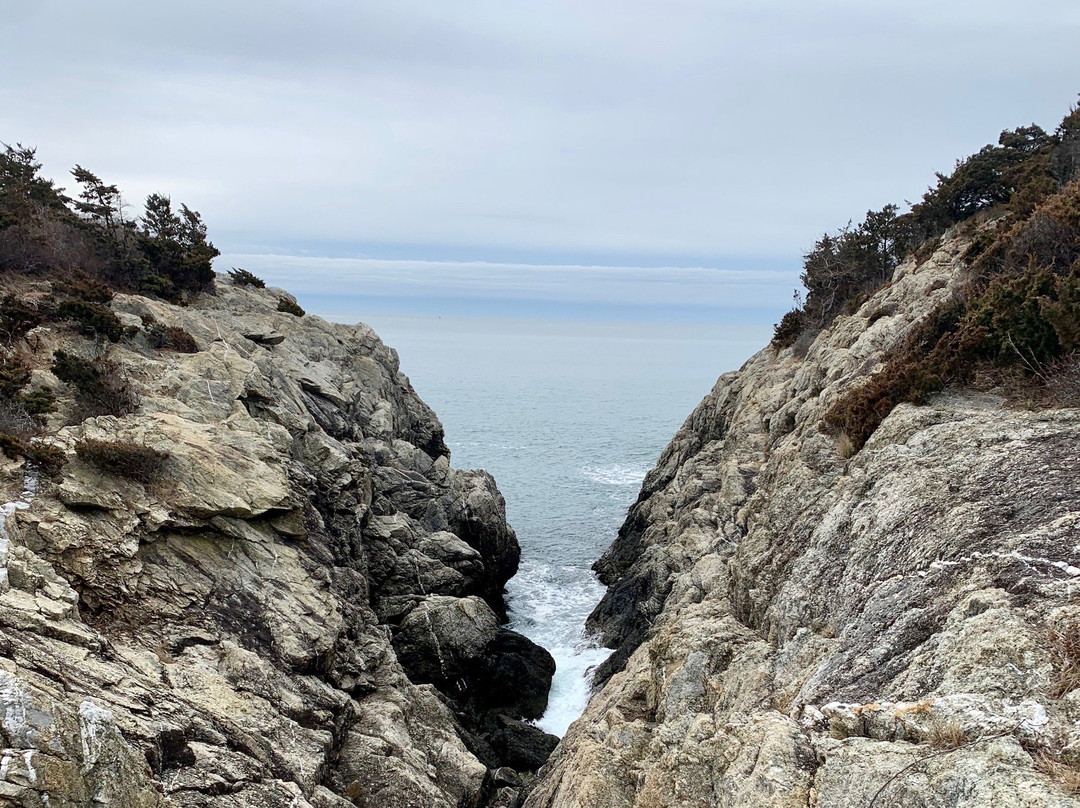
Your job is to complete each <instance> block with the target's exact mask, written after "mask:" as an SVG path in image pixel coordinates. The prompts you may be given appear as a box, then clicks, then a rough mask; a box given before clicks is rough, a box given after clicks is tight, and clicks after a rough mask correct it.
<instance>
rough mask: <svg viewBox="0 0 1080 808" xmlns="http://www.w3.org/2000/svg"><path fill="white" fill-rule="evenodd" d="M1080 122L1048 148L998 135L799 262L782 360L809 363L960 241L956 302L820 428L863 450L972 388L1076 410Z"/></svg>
mask: <svg viewBox="0 0 1080 808" xmlns="http://www.w3.org/2000/svg"><path fill="white" fill-rule="evenodd" d="M1078 174H1080V108H1074V109H1072V110H1071V111H1070V112H1069V114H1068V115H1067V116H1066V117H1065V119H1064V120H1063V121H1062V122H1061V124H1060V125H1059V126H1058V127H1057V129H1056V130H1055V131H1054V133H1053V134H1049V133H1047V132H1045V131H1044V130H1043V129H1041V128H1040V127H1038V126H1036V125H1034V124H1033V125H1031V126H1026V127H1021V128H1018V129H1014V130H1011V131H1005V132H1002V133H1001V136H1000V137H999V139H998V144H997V145H996V146H991V145H988V146H986V147H984V148H983V149H982V150H980V151H979V152H978V153H977V154H975V155H972V156H971V157H968V158H967V159H965V160H961V161H959V162H958V163H957V165H956V168H955V169H954V171H953V172H952V173H951V174H949V175H943V174H939V175H938V181H937V185H936V186H935V187H933V188H931V189H930V190H929V191H927V193H926V194H925V195H924V196H923V199H922V200H921V201H920V202H918V203H917V204H915V205H913V206H912V207H911V209H910V211H908V212H907V213H903V214H898V212H897V211H898V209H897V208H896V206H893V205H890V206H887V207H885V208H884V209H882V210H881V211H876V212H874V211H872V212H870V213H868V214H867V216H866V219H865V220H864V221H863V222H862V223H860V224H859V225H857V226H850V225H849V226H848V227H846V228H844V229H842V230H841V231H840V232H838V233H836V234H832V235H828V234H827V235H825V236H823V237H822V238H821V240H819V241H818V242H817V244H815V245H814V248H813V249H812V250H811V251H810V252H809V253H808V254H807V255H806V260H805V264H804V272H803V275H802V281H803V284H804V285H805V287H806V289H807V296H806V302H805V304H804V305H802V306H801V307H797V308H795V309H793V310H792V311H790V312H788V314H786V315H785V316H784V318H783V319H782V320H781V322H780V323H779V324H778V325H777V327H776V332H775V335H774V338H773V344H774V345H775V346H776V347H777V348H778V349H782V348H787V347H794V348H795V349H796V350H797V351H798V350H805V349H806V348H808V347H809V344H810V342H811V341H812V340H813V337H814V335H816V334H817V333H818V332H819V331H820V330H821V329H822V328H824V327H826V326H828V325H829V324H830V323H831V322H832V320H833V319H835V317H836V316H837V315H839V314H842V313H846V314H851V313H853V312H854V311H855V310H857V309H858V307H859V306H860V305H862V303H864V302H865V301H866V300H867V299H868V298H869V296H870V295H871V294H872V293H873V292H874V291H876V290H877V289H879V288H881V286H883V285H884V284H886V283H888V282H889V280H890V278H891V277H892V273H893V271H894V270H895V269H896V267H897V266H899V264H900V262H901V261H903V260H905V259H906V258H909V257H913V258H914V260H915V261H916V262H919V261H921V260H925V259H926V258H928V257H929V255H930V254H931V253H932V252H933V248H934V247H935V246H936V245H937V244H938V243H939V241H940V239H941V237H942V236H943V235H944V234H945V233H946V232H947V231H949V230H950V229H952V228H960V229H961V230H962V231H966V232H967V234H968V235H969V237H970V239H971V247H970V249H969V250H968V252H967V254H966V255H965V260H966V262H967V265H968V270H967V272H968V277H967V279H966V282H965V284H964V286H963V288H962V290H961V291H960V293H959V294H958V295H957V296H955V297H954V298H953V299H952V300H950V301H949V302H948V303H947V304H946V305H944V306H942V307H940V308H939V309H938V310H936V311H935V312H934V313H933V315H932V316H931V317H929V318H928V319H927V320H926V321H924V322H922V323H920V324H919V325H918V327H917V328H915V329H914V331H913V332H912V333H911V334H910V335H909V336H908V337H907V339H906V340H905V341H904V342H903V344H901V345H899V346H898V347H897V348H896V350H895V351H894V352H893V354H892V356H891V357H890V359H889V360H888V362H887V363H886V366H885V367H884V369H883V370H882V371H881V372H879V373H877V374H875V375H874V376H873V377H871V378H870V380H869V381H868V382H867V383H865V384H864V385H862V386H860V387H858V388H855V389H853V390H851V391H849V392H848V393H846V394H845V395H844V396H843V397H842V398H841V399H840V400H839V401H837V402H836V403H835V404H834V405H833V407H832V408H831V409H830V410H829V411H828V412H827V413H826V415H825V419H824V420H825V423H826V425H827V426H828V427H829V428H830V429H832V430H834V431H836V432H838V433H843V434H844V435H846V437H847V439H849V440H850V441H851V444H852V446H853V448H854V449H858V448H859V447H861V446H862V445H863V444H864V443H865V442H866V440H867V439H868V438H869V437H870V435H871V434H873V432H874V430H875V429H876V428H877V426H878V425H879V424H880V423H881V421H882V420H884V418H885V417H886V416H887V415H888V414H889V413H890V412H891V411H892V409H893V407H894V406H896V404H898V403H900V402H905V401H906V402H915V403H919V402H922V401H924V400H925V398H926V396H928V395H930V394H931V393H934V392H936V391H938V390H941V389H942V388H944V387H945V386H946V385H948V384H953V383H961V384H962V383H972V382H973V381H975V380H977V379H979V380H982V381H984V382H989V383H990V384H992V385H1000V384H1002V383H1005V384H1007V385H1012V386H1014V387H1015V386H1016V381H1017V380H1018V379H1019V380H1020V381H1021V382H1022V384H1023V385H1025V386H1027V387H1029V388H1033V389H1037V390H1038V391H1039V396H1040V398H1041V400H1043V401H1047V402H1049V403H1051V404H1062V403H1069V402H1071V401H1074V400H1075V394H1076V391H1077V387H1078V385H1077V384H1076V381H1077V380H1078V379H1080V355H1078V354H1077V351H1078V349H1080V178H1078Z"/></svg>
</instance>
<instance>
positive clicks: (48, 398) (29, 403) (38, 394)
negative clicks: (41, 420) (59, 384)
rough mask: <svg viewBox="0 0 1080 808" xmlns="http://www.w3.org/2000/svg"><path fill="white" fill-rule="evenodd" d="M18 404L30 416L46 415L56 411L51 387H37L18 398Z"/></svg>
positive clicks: (54, 397)
mask: <svg viewBox="0 0 1080 808" xmlns="http://www.w3.org/2000/svg"><path fill="white" fill-rule="evenodd" d="M19 403H20V404H22V406H23V408H24V409H25V410H26V411H27V412H28V413H30V415H48V414H49V413H50V412H55V411H56V393H54V392H53V390H52V388H51V387H39V388H38V389H37V390H31V391H30V392H29V393H24V394H23V395H22V396H20V397H19Z"/></svg>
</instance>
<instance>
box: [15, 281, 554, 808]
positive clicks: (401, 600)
mask: <svg viewBox="0 0 1080 808" xmlns="http://www.w3.org/2000/svg"><path fill="white" fill-rule="evenodd" d="M5 291H6V292H8V293H10V294H13V295H15V296H17V297H18V299H19V300H20V301H21V303H22V304H25V305H27V306H30V307H33V306H35V305H36V304H37V303H42V302H44V301H47V300H48V299H49V297H50V295H51V294H52V288H51V285H50V283H49V282H48V281H38V282H33V283H29V282H20V284H19V285H18V288H13V289H8V290H5ZM283 299H285V300H291V298H289V297H288V295H286V294H285V293H284V292H282V291H281V290H274V289H257V288H251V287H245V286H242V285H240V284H236V283H233V282H232V281H230V279H229V278H228V277H225V276H219V277H218V279H217V290H216V293H214V294H203V295H200V296H199V297H198V298H197V299H195V300H194V301H193V302H192V303H191V305H188V306H183V307H181V306H175V305H170V304H168V303H163V302H161V301H157V300H152V299H150V298H147V297H141V296H135V295H119V294H118V295H116V296H115V297H113V299H112V301H111V304H110V308H111V310H112V312H113V313H114V314H115V315H116V316H117V317H118V318H119V320H120V322H121V323H122V324H123V326H124V328H125V332H124V337H123V338H122V339H121V340H120V341H118V342H117V344H115V345H108V344H107V343H104V342H103V341H100V340H98V341H92V340H90V339H88V338H85V337H83V336H81V335H80V334H79V333H78V332H77V331H76V330H74V329H72V328H70V327H67V326H65V325H63V324H60V323H47V324H44V325H40V326H38V327H36V328H34V329H32V330H30V331H29V332H28V333H27V334H26V335H25V337H24V338H23V340H22V341H21V343H20V345H19V346H18V350H19V357H20V361H22V362H23V363H25V365H26V366H27V367H28V368H29V369H30V372H31V374H32V379H31V382H30V385H31V388H32V389H41V388H48V389H50V390H54V391H56V393H57V394H58V400H57V407H56V410H55V412H53V413H52V414H51V415H49V416H47V424H46V426H45V428H44V430H42V432H41V434H40V435H39V436H38V437H35V438H33V441H32V445H33V446H35V447H43V446H44V447H53V448H52V449H51V450H49V451H50V452H51V454H48V456H49V457H51V458H52V459H53V461H57V459H58V462H56V465H57V466H59V468H54V469H52V471H53V474H52V476H50V475H48V474H46V473H44V472H38V471H35V468H34V465H33V463H32V462H30V461H27V460H24V459H13V458H7V459H5V460H4V461H3V465H2V467H0V485H2V493H3V494H5V496H2V497H0V501H7V502H9V504H8V505H5V506H4V507H3V509H2V512H3V517H2V518H3V521H2V523H0V534H2V539H3V548H2V550H3V552H2V553H0V556H2V557H3V561H4V572H5V581H4V584H3V586H2V587H0V589H2V591H0V705H2V712H3V716H4V719H3V722H2V729H0V734H2V737H3V747H4V749H3V757H2V764H0V768H2V772H3V773H2V775H0V801H3V802H4V804H10V805H18V806H25V808H39V807H40V806H45V805H47V806H50V808H61V806H84V805H87V806H88V805H91V804H107V805H116V806H131V807H132V808H134V806H164V805H185V806H202V805H214V806H236V807H237V808H240V806H252V807H253V808H254V806H259V808H266V807H267V806H281V808H303V807H304V806H312V807H313V808H332V807H333V806H345V805H361V806H372V807H374V806H377V807H378V808H388V806H399V805H400V806H405V805H424V806H446V808H451V806H466V805H468V806H482V805H499V806H510V805H514V804H516V803H517V802H519V801H520V796H521V792H522V789H523V787H524V786H525V785H526V784H527V783H528V782H529V781H530V778H531V771H533V770H535V769H536V768H537V767H538V766H539V765H540V764H541V763H542V762H543V761H544V759H546V757H547V755H548V753H549V752H550V751H551V749H552V747H553V746H554V744H555V741H556V739H554V738H553V737H551V736H547V735H545V734H544V733H542V732H541V731H539V730H537V729H536V728H535V727H533V726H531V725H529V724H528V723H526V722H525V720H524V719H530V718H535V717H538V716H539V715H540V714H541V713H542V712H543V710H544V706H545V704H546V700H547V691H548V687H549V684H550V680H551V675H552V673H553V671H554V662H553V661H552V659H551V657H550V655H549V654H548V653H547V652H546V651H544V650H543V649H542V648H540V647H538V646H536V645H535V644H533V643H531V642H530V641H529V640H527V639H526V638H525V637H523V636H521V635H519V634H516V633H514V632H512V631H509V630H507V629H505V628H504V627H503V626H502V623H504V622H505V615H506V607H505V603H504V600H503V587H504V585H505V583H506V581H507V580H508V579H509V578H510V577H511V576H512V575H513V574H514V572H515V571H516V569H517V564H518V558H519V555H520V551H519V548H518V544H517V539H516V537H515V535H514V532H513V530H512V529H511V528H510V526H509V525H508V524H507V523H506V516H505V506H504V502H503V500H502V496H501V495H500V494H499V491H498V489H497V488H496V486H495V482H494V480H493V479H492V478H491V477H490V475H488V474H486V473H485V472H482V471H458V470H455V469H452V468H451V467H450V464H449V452H448V451H447V449H446V446H445V444H444V442H443V437H442V436H443V432H442V426H441V425H440V423H439V421H438V419H437V418H436V417H435V415H434V414H433V413H432V412H431V410H430V409H429V408H428V407H427V406H426V405H425V404H424V403H423V402H422V401H420V399H419V398H418V397H417V396H416V394H415V393H414V391H413V390H412V387H411V386H410V384H409V382H408V380H407V379H406V378H405V377H404V376H403V375H402V374H401V373H400V372H399V370H398V361H397V355H396V353H395V352H394V351H393V350H392V349H389V348H387V347H385V346H384V345H383V344H382V343H381V342H380V341H379V339H378V337H377V336H376V335H375V333H374V332H373V331H371V329H369V328H367V327H366V326H363V325H358V326H353V327H350V326H343V325H336V324H331V323H327V322H325V321H323V320H321V319H319V318H317V317H311V316H296V315H295V314H294V313H289V312H288V311H287V310H286V309H287V308H288V307H282V305H281V301H282V300H283ZM294 305H295V303H294ZM162 329H174V331H172V332H170V333H174V334H175V333H186V334H188V335H190V337H191V338H192V340H193V345H191V346H189V348H190V352H180V351H175V350H167V349H163V348H161V347H160V345H158V343H159V342H160V340H155V339H154V334H155V333H157V334H160V333H161V330H162ZM57 351H60V352H65V353H67V354H69V355H71V356H76V357H78V358H79V361H81V362H83V363H87V364H92V363H94V362H100V361H101V360H103V359H104V360H107V362H108V363H110V364H109V367H110V368H112V369H113V371H114V372H115V373H117V374H120V375H122V376H123V378H124V379H125V383H126V384H128V385H129V387H130V388H131V389H133V390H134V391H135V392H136V393H137V400H138V406H137V408H136V409H135V411H134V412H132V413H130V414H123V415H120V416H112V415H100V416H94V417H90V418H87V419H85V420H79V419H77V418H72V417H71V413H72V411H73V409H74V407H75V404H76V402H75V400H74V398H73V396H72V394H71V392H70V390H69V389H68V385H65V384H63V383H61V382H60V381H59V380H58V379H57V377H56V376H55V375H54V373H53V366H52V365H51V363H52V362H53V360H54V357H55V356H56V355H57ZM95 366H96V365H95ZM95 442H96V443H95ZM88 445H93V446H97V447H99V449H100V447H102V446H105V447H106V448H107V447H109V446H113V447H115V446H117V445H123V446H128V447H130V446H137V447H141V449H142V451H148V452H152V453H153V457H155V458H157V459H158V462H159V467H155V471H154V473H153V474H152V475H148V476H146V477H145V478H142V479H139V478H137V475H134V474H133V473H129V472H131V471H132V470H131V469H126V470H125V469H124V468H112V467H103V466H102V462H103V461H101V460H100V459H99V460H97V461H95V460H94V459H93V456H92V455H90V454H89V453H88V452H86V451H84V449H85V447H86V446H88ZM99 453H100V451H99ZM45 454H46V452H45V450H43V449H41V448H38V449H37V452H36V455H35V456H37V455H45ZM88 458H89V459H88ZM30 483H36V488H35V486H34V485H30ZM24 489H26V493H23V492H24Z"/></svg>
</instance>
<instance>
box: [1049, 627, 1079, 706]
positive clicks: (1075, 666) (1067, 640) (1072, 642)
mask: <svg viewBox="0 0 1080 808" xmlns="http://www.w3.org/2000/svg"><path fill="white" fill-rule="evenodd" d="M1047 640H1048V647H1049V650H1050V663H1051V664H1052V665H1053V666H1054V680H1053V682H1051V685H1050V696H1051V697H1052V698H1055V699H1060V698H1062V697H1063V696H1064V695H1065V694H1067V693H1071V692H1072V691H1074V690H1076V689H1077V688H1078V687H1080V621H1078V620H1076V619H1072V620H1065V621H1063V622H1061V623H1059V624H1058V625H1056V626H1051V627H1050V628H1049V629H1047Z"/></svg>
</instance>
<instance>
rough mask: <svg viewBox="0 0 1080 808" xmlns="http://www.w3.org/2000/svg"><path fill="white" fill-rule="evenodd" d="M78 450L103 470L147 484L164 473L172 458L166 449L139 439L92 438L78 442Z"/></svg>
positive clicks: (76, 447) (83, 457)
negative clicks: (135, 440)
mask: <svg viewBox="0 0 1080 808" xmlns="http://www.w3.org/2000/svg"><path fill="white" fill-rule="evenodd" d="M75 454H77V455H78V456H79V457H80V459H82V460H85V461H86V462H87V463H91V464H92V465H94V466H97V467H98V468H99V469H101V470H102V471H105V472H108V473H109V474H115V475H117V476H118V477H126V478H127V479H129V480H135V481H136V482H140V483H143V484H144V485H145V484H147V483H151V482H153V481H154V480H155V479H157V478H158V477H159V476H160V475H161V472H162V470H163V469H164V468H165V461H166V460H168V458H169V455H168V453H167V452H159V451H158V450H157V449H154V448H152V447H150V446H144V445H142V444H139V443H132V442H130V441H107V440H94V439H90V438H88V439H86V440H82V441H79V443H77V444H76V445H75Z"/></svg>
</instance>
